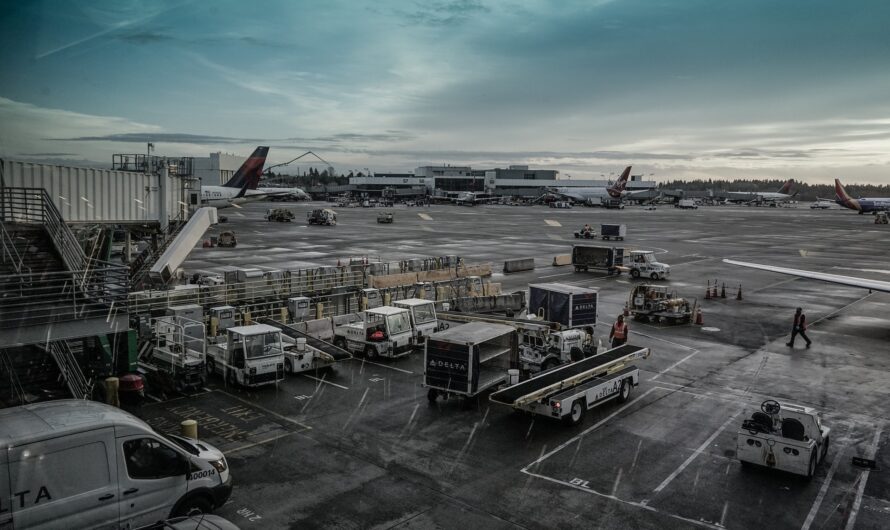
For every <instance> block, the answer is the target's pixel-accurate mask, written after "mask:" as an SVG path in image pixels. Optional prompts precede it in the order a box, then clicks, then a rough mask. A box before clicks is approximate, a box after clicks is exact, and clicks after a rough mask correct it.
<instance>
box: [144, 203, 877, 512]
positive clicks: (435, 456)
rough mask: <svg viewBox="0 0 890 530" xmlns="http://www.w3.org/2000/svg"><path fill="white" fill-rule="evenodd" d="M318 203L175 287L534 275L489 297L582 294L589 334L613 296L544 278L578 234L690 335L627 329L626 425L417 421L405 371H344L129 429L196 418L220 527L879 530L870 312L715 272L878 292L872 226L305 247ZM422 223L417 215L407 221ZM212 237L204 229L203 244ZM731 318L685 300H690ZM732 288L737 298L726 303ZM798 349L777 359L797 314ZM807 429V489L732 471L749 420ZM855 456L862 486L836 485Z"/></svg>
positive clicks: (325, 239) (407, 229)
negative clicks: (401, 264)
mask: <svg viewBox="0 0 890 530" xmlns="http://www.w3.org/2000/svg"><path fill="white" fill-rule="evenodd" d="M320 206H322V205H320V204H319V203H314V204H305V203H304V204H295V205H288V207H290V208H292V209H293V210H294V211H295V212H296V214H297V219H296V221H297V222H295V223H268V222H266V221H264V220H263V219H262V216H263V214H264V212H265V210H266V208H268V207H269V206H268V205H266V204H261V203H258V204H249V205H246V206H245V207H244V208H241V209H238V210H229V211H226V212H223V213H225V214H226V215H228V216H229V222H228V223H227V224H225V225H221V227H220V228H222V229H229V230H234V231H235V232H236V234H237V236H238V241H239V245H238V247H237V248H235V249H203V248H200V249H195V251H194V252H193V253H192V255H191V256H190V259H189V261H188V262H187V263H186V264H185V265H184V267H185V268H186V270H187V271H188V272H189V273H193V272H212V271H214V270H217V269H218V268H219V267H222V266H226V265H238V266H262V267H275V268H301V267H312V266H319V265H331V264H334V263H336V261H337V260H338V259H345V258H349V257H355V256H360V255H368V256H371V257H378V256H379V257H380V258H382V259H384V260H400V259H407V258H412V257H426V256H437V255H443V254H457V255H460V256H462V257H464V258H465V259H466V260H467V262H468V263H476V262H486V261H487V262H492V263H493V265H494V269H495V270H496V271H500V270H501V268H502V266H503V261H504V260H505V259H510V258H534V259H535V265H536V268H535V270H533V271H527V272H522V273H515V274H509V275H505V274H503V273H500V272H496V274H495V275H494V278H493V280H492V281H495V282H500V283H502V284H503V290H504V291H505V292H510V291H513V290H518V289H523V288H525V287H526V286H527V284H528V283H533V282H549V281H561V282H566V283H572V284H575V285H581V286H587V287H596V288H599V289H600V306H599V318H600V323H599V325H598V328H597V332H598V336H599V337H601V338H602V339H603V341H604V342H605V338H606V336H607V334H608V329H609V326H610V325H611V323H612V321H613V320H614V317H615V316H616V315H617V314H618V313H619V312H620V311H621V309H622V308H623V306H624V303H625V301H626V298H627V295H628V293H629V291H630V288H631V286H632V284H633V280H631V279H630V278H628V277H626V276H621V277H605V276H602V275H598V274H593V273H575V272H573V271H572V270H571V268H569V267H553V266H551V263H552V260H553V256H555V255H557V254H567V253H569V252H570V251H571V246H572V244H573V243H575V239H574V238H573V236H572V232H573V231H574V230H576V229H577V228H578V227H580V226H582V225H583V224H584V223H590V224H592V225H594V226H597V225H599V224H600V223H604V222H609V223H625V224H627V226H628V228H627V231H628V236H627V240H626V241H625V242H623V243H620V242H619V243H611V245H614V246H621V245H623V246H625V247H628V248H639V249H651V250H654V251H655V252H657V253H658V254H657V255H658V258H659V259H660V260H661V261H664V262H666V263H669V264H670V265H671V266H672V270H671V278H670V280H669V281H668V283H669V285H671V287H672V288H674V289H676V291H677V292H678V293H679V294H680V295H682V296H685V297H689V298H697V299H698V302H699V303H700V304H701V307H702V308H703V311H704V320H705V325H704V326H694V325H684V326H665V325H660V324H642V323H638V322H631V324H630V327H631V339H630V341H631V342H632V343H634V344H638V345H641V346H647V347H649V348H651V350H652V355H651V356H650V357H649V358H648V359H646V360H643V361H640V362H639V363H638V366H639V368H640V369H641V384H640V386H638V387H636V388H635V389H634V391H633V393H632V394H631V399H630V400H629V401H628V402H627V403H624V404H617V403H615V404H612V403H609V404H605V405H603V406H601V407H598V408H596V409H592V410H590V411H588V413H587V415H586V417H585V419H584V421H583V422H582V424H581V425H579V426H577V427H566V426H564V425H563V424H561V423H558V422H554V421H551V420H548V419H546V418H543V417H535V418H533V417H531V416H526V415H522V414H518V413H512V412H511V411H510V410H509V409H506V408H504V407H500V406H495V405H493V404H490V403H489V402H488V401H487V399H484V398H483V399H481V400H480V401H479V402H478V403H475V404H472V406H471V407H466V406H463V405H462V404H461V403H458V402H456V401H455V400H449V401H441V400H440V401H439V402H437V403H436V404H435V405H430V404H429V403H428V401H427V399H426V392H425V389H424V388H423V387H422V385H421V383H422V372H423V366H422V359H421V357H422V356H421V355H418V354H415V355H412V356H409V357H407V358H402V359H399V360H396V361H392V362H382V363H379V364H374V363H369V362H363V361H362V360H360V359H355V360H350V361H346V362H343V363H340V364H339V365H337V366H336V367H335V368H334V369H333V370H328V371H321V372H318V373H313V374H306V375H298V376H289V377H288V379H287V380H285V381H284V382H283V383H281V384H279V385H278V386H277V387H266V388H260V389H255V390H251V391H246V390H243V389H237V388H231V387H226V386H225V385H224V383H223V382H222V381H221V380H219V379H211V380H210V382H209V384H208V389H207V390H206V391H205V392H202V393H200V394H198V395H195V396H191V397H184V398H178V399H175V400H171V401H169V402H165V403H152V404H149V405H147V406H146V407H145V409H144V414H145V416H146V417H147V418H148V420H149V421H150V422H151V423H152V424H154V425H157V426H158V427H159V428H161V429H162V430H166V429H175V426H176V425H178V423H179V422H180V421H182V420H183V419H186V417H190V418H193V419H198V421H199V430H200V435H201V437H202V438H204V439H206V440H207V441H208V442H210V443H213V444H215V445H217V446H219V447H220V448H221V449H223V450H224V451H225V452H226V454H227V457H228V459H229V463H230V466H231V468H232V475H233V477H234V480H235V489H234V492H233V494H232V498H231V500H230V501H229V502H228V504H226V505H225V506H223V507H221V508H220V509H219V510H218V513H219V514H221V515H223V516H225V517H227V518H229V519H231V520H232V521H234V522H236V523H237V524H238V525H240V526H241V527H242V528H287V527H292V528H332V527H335V528H464V529H465V528H507V527H528V528H591V527H602V528H694V527H702V526H704V527H717V528H752V527H757V526H761V527H764V528H802V529H808V528H888V527H890V478H888V476H887V474H886V473H887V472H886V471H885V469H890V454H888V450H887V437H888V431H890V429H888V428H887V426H888V419H890V413H888V409H887V403H890V373H888V369H890V325H888V324H890V322H888V320H890V314H888V311H887V309H888V307H890V306H888V303H890V294H884V293H874V294H869V293H868V291H867V290H863V289H856V288H850V287H843V286H839V285H833V284H826V283H821V282H816V281H812V280H806V279H795V278H792V277H789V276H782V275H778V274H772V273H768V272H764V271H758V270H752V269H745V268H738V267H734V266H731V265H727V264H724V263H722V262H721V259H722V258H729V257H732V258H736V259H742V260H747V261H754V262H761V263H772V264H777V265H784V266H791V267H799V268H806V269H811V270H820V271H829V272H833V273H836V274H847V275H855V276H863V277H870V278H875V279H887V278H888V276H887V274H888V272H887V269H888V267H887V264H888V261H890V249H888V244H887V241H888V237H887V236H888V234H887V233H886V232H887V228H886V227H885V226H876V225H874V224H871V221H872V218H871V217H870V216H859V215H855V214H852V213H850V212H846V211H836V210H828V211H818V212H814V211H811V210H809V209H807V208H753V207H713V208H700V209H698V210H694V211H684V210H676V209H674V208H663V207H659V209H658V210H656V211H644V210H643V209H642V208H628V209H625V210H623V211H615V210H602V209H587V208H575V209H572V210H556V209H550V208H545V207H541V206H537V207H507V206H479V207H454V206H447V205H443V206H432V207H429V208H405V207H396V208H393V209H390V210H391V211H394V212H395V223H393V224H392V225H377V224H376V222H375V220H376V215H377V213H378V210H377V209H361V208H358V209H337V212H338V220H339V224H338V225H337V226H336V227H318V226H311V227H307V226H305V222H303V220H304V219H305V212H306V211H308V210H309V209H311V208H312V207H320ZM420 214H422V216H421V215H420ZM218 231H219V230H216V232H218ZM709 280H710V281H711V282H712V283H713V282H714V280H717V281H718V282H719V284H720V285H722V284H724V283H725V284H726V290H727V295H728V296H727V298H725V299H723V298H718V299H716V300H705V299H704V293H705V286H706V283H707V282H708V281H709ZM739 286H741V289H742V298H743V299H742V300H741V301H738V300H736V299H735V296H736V294H737V291H738V289H739ZM797 306H801V307H803V308H804V311H805V312H806V314H807V315H808V318H809V321H810V323H811V324H810V330H809V336H810V338H811V339H812V340H813V346H812V347H811V348H810V349H805V348H804V347H803V342H802V341H800V342H799V343H798V344H797V346H796V348H794V349H791V348H788V347H787V346H785V342H786V341H787V340H788V332H789V331H790V319H791V317H792V314H793V312H794V308H795V307H797ZM767 398H775V399H778V400H780V401H789V402H795V403H799V404H803V405H809V406H813V407H816V408H818V409H819V410H821V411H822V412H823V421H824V423H825V424H826V425H828V426H830V427H831V428H832V437H831V445H830V448H829V451H828V456H827V458H826V461H825V462H824V463H823V464H821V465H820V467H819V469H818V471H817V473H816V476H815V477H814V478H813V479H812V480H810V481H807V480H805V479H802V478H800V477H796V476H793V475H787V474H784V473H780V472H774V471H768V470H759V469H754V470H751V469H742V467H741V465H740V464H739V462H738V461H737V460H736V459H735V435H736V432H737V429H738V428H739V426H740V424H741V421H742V419H743V418H744V417H747V416H748V415H750V413H751V412H752V411H753V410H755V409H756V408H757V407H758V406H759V404H760V402H761V401H763V400H764V399H767ZM854 456H861V457H868V458H872V457H873V458H875V459H876V460H877V462H878V469H876V470H872V471H866V470H863V469H860V468H857V467H854V466H852V464H851V460H852V458H853V457H854Z"/></svg>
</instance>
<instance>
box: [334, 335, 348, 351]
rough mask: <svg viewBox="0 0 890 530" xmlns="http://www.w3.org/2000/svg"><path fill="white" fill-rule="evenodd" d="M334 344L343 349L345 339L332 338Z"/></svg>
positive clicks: (344, 347)
mask: <svg viewBox="0 0 890 530" xmlns="http://www.w3.org/2000/svg"><path fill="white" fill-rule="evenodd" d="M334 346H336V347H338V348H340V349H343V350H345V349H346V339H344V338H343V337H337V338H336V339H334Z"/></svg>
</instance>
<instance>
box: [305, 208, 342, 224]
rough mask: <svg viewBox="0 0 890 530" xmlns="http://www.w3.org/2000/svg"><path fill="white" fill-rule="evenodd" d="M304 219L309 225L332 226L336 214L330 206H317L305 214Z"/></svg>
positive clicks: (335, 222) (335, 219) (334, 222)
mask: <svg viewBox="0 0 890 530" xmlns="http://www.w3.org/2000/svg"><path fill="white" fill-rule="evenodd" d="M306 219H307V221H308V222H309V224H311V225H324V226H334V225H335V224H337V214H336V213H334V210H331V209H330V208H317V209H315V210H312V211H311V212H309V213H308V214H306Z"/></svg>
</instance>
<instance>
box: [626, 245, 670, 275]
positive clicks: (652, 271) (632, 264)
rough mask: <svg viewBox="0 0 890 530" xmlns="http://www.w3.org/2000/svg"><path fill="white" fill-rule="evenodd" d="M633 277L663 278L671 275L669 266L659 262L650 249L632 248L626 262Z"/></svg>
mask: <svg viewBox="0 0 890 530" xmlns="http://www.w3.org/2000/svg"><path fill="white" fill-rule="evenodd" d="M626 266H627V268H628V269H630V275H631V276H633V277H634V278H650V279H653V280H664V279H666V278H667V277H668V276H670V275H671V266H670V265H667V264H665V263H661V262H659V261H658V260H657V259H656V258H655V252H653V251H651V250H633V251H631V253H630V256H629V260H628V261H627V263H626Z"/></svg>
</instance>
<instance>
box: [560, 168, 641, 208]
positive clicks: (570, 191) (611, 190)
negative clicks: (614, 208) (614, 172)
mask: <svg viewBox="0 0 890 530" xmlns="http://www.w3.org/2000/svg"><path fill="white" fill-rule="evenodd" d="M630 168H631V166H627V167H626V168H625V169H624V172H623V173H621V176H620V177H618V180H616V181H615V183H614V184H612V185H611V186H609V187H595V188H569V187H561V188H549V189H548V190H547V191H548V192H550V193H552V194H554V195H559V196H561V197H565V198H569V199H572V200H573V201H575V202H583V203H587V204H590V205H592V206H600V205H602V204H603V203H605V202H607V201H610V200H615V199H621V197H623V196H625V195H627V192H626V191H625V190H624V188H625V187H626V186H627V179H628V178H629V177H630Z"/></svg>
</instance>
